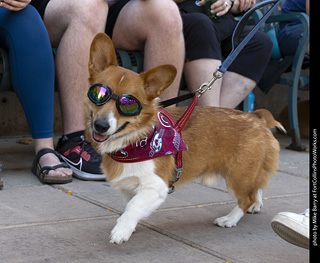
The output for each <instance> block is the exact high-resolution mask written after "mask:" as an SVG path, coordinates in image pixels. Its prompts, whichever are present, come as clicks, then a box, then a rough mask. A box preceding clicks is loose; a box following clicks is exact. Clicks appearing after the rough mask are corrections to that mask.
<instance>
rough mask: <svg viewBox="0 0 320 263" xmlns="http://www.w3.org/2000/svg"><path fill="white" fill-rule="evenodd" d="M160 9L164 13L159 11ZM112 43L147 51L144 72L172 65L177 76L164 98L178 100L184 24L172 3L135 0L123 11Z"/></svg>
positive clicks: (156, 0)
mask: <svg viewBox="0 0 320 263" xmlns="http://www.w3.org/2000/svg"><path fill="white" fill-rule="evenodd" d="M160 10H161V12H160ZM112 41H113V43H114V46H115V47H116V48H119V49H127V50H140V51H144V70H145V71H147V70H150V69H152V68H154V67H156V66H159V65H162V64H172V65H174V66H175V67H176V68H177V70H178V74H177V77H176V79H175V80H174V82H173V83H172V84H171V86H170V87H169V88H168V89H166V91H165V92H164V94H163V95H162V96H161V99H163V100H164V99H169V98H172V97H176V96H177V94H178V89H179V85H180V80H181V74H182V69H183V62H184V38H183V33H182V21H181V16H180V13H179V10H178V8H177V6H176V4H175V3H174V2H173V1H171V0H161V1H158V0H148V1H141V0H133V1H130V2H128V3H127V4H126V5H125V6H124V7H123V9H122V10H121V12H120V14H119V17H118V19H117V22H116V24H115V27H114V30H113V36H112Z"/></svg>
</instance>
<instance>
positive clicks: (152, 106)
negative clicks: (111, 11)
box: [84, 33, 284, 244]
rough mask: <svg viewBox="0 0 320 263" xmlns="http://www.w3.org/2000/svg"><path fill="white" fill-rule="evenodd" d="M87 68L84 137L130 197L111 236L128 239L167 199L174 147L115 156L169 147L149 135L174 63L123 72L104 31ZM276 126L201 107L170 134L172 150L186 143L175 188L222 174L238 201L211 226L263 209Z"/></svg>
mask: <svg viewBox="0 0 320 263" xmlns="http://www.w3.org/2000/svg"><path fill="white" fill-rule="evenodd" d="M89 72H90V77H89V82H90V85H92V86H91V87H90V89H89V91H88V96H87V97H86V98H85V105H84V106H85V123H86V139H87V140H88V141H89V142H90V143H91V144H92V146H93V147H94V148H95V149H96V150H97V151H98V152H99V153H100V154H101V155H102V164H101V168H102V170H103V171H104V173H105V174H106V177H107V180H108V182H109V183H110V185H111V187H114V188H116V189H118V190H119V191H120V192H121V193H122V194H123V196H124V199H125V201H126V202H127V205H126V208H125V211H124V213H123V214H122V215H121V216H120V217H119V218H118V220H117V223H116V225H115V227H114V228H113V229H112V231H111V235H110V242H111V243H116V244H120V243H122V242H124V241H128V240H129V238H130V236H131V234H132V233H133V232H134V231H135V228H136V226H137V224H138V222H139V221H140V220H141V219H143V218H146V217H148V216H149V215H150V214H151V213H152V212H153V211H155V210H156V209H157V208H158V207H159V206H160V205H161V204H162V203H163V202H164V201H165V199H166V197H167V195H168V190H169V188H168V187H169V185H170V184H171V182H172V181H173V180H174V175H175V173H176V168H177V166H176V155H175V154H170V153H171V152H170V150H171V149H170V150H169V151H165V154H164V155H162V156H159V157H157V158H150V159H144V160H142V161H141V160H138V161H134V160H133V159H129V160H128V162H123V161H122V160H120V161H119V160H115V158H113V157H114V156H113V154H114V153H117V154H120V155H121V154H123V156H124V158H125V157H126V152H125V150H124V149H127V147H129V148H130V147H131V148H132V147H134V146H137V147H138V148H139V147H140V148H141V149H142V148H144V149H146V151H147V152H148V153H147V154H149V157H150V155H152V157H154V156H153V155H154V154H155V152H157V151H158V150H159V148H161V146H164V145H165V144H166V143H165V141H164V140H165V138H164V137H165V134H164V132H162V133H161V132H159V133H157V135H154V136H153V135H152V136H150V135H149V134H150V132H152V131H154V130H155V127H157V125H159V120H160V119H159V112H160V109H159V106H158V103H157V101H158V100H157V99H156V98H158V97H159V96H160V95H161V94H162V92H163V91H164V90H165V89H166V88H167V87H168V86H169V85H170V84H171V83H172V82H173V80H174V78H175V76H176V72H177V71H176V69H175V67H174V66H172V65H162V66H158V67H156V68H154V69H152V70H149V71H147V72H144V73H141V74H137V73H135V72H133V71H130V70H127V69H124V68H122V67H120V66H118V63H117V58H116V54H115V50H114V47H113V44H112V42H111V40H110V39H109V37H107V35H105V34H104V33H99V34H98V35H96V37H95V38H94V40H93V42H92V45H91V49H90V60H89ZM184 111H185V108H180V107H169V108H167V112H169V114H170V115H171V116H172V117H173V118H174V119H175V120H178V119H179V118H180V117H181V116H182V114H183V113H184ZM275 126H276V127H278V128H280V129H284V128H283V127H282V126H281V124H280V123H279V122H277V121H275V120H274V118H273V117H272V115H271V113H270V112H269V111H267V110H257V111H254V112H250V113H245V112H242V111H238V110H233V109H226V108H216V107H198V106H196V107H195V109H194V111H193V113H192V114H191V116H190V118H189V119H188V121H187V122H186V124H185V126H184V127H183V129H182V132H181V134H182V138H179V134H175V133H174V136H172V134H171V136H172V137H171V141H175V142H174V146H175V147H176V146H179V145H180V147H183V146H185V145H186V147H185V148H184V149H183V154H182V163H183V170H182V174H181V178H180V180H179V181H177V182H176V183H175V185H177V186H179V185H183V184H184V183H186V182H188V181H191V180H193V179H196V178H202V179H201V180H202V183H203V184H205V185H208V186H214V182H216V179H217V178H218V177H219V176H222V177H223V178H224V179H225V181H226V186H227V188H228V190H229V192H230V194H232V195H233V197H234V198H236V199H237V201H238V203H237V205H236V206H235V208H234V209H233V210H232V211H231V212H230V213H228V214H227V215H226V216H223V217H220V218H217V219H215V221H214V223H215V224H217V225H218V226H221V227H233V226H236V224H237V223H238V221H239V220H240V219H241V218H242V217H243V215H244V214H245V213H246V212H250V213H254V212H259V211H260V209H261V207H262V189H263V188H265V187H266V186H267V183H268V179H269V178H271V177H272V176H273V175H274V174H275V172H276V170H277V168H278V162H279V150H280V147H279V143H278V141H277V140H276V139H275V138H274V136H273V134H272V132H271V131H270V128H273V127H275ZM161 136H162V137H161ZM162 140H163V141H162ZM149 141H151V144H153V146H152V145H151V144H150V143H149ZM148 143H149V144H148ZM161 143H162V144H161ZM150 145H151V146H150ZM171 146H172V145H171ZM157 147H158V148H157ZM171 148H173V147H171ZM186 148H187V150H186Z"/></svg>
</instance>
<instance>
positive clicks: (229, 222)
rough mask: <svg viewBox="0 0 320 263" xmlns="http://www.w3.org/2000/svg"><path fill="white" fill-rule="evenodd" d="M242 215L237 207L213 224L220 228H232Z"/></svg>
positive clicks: (241, 211)
mask: <svg viewBox="0 0 320 263" xmlns="http://www.w3.org/2000/svg"><path fill="white" fill-rule="evenodd" d="M243 215H244V212H243V210H242V209H241V208H240V207H239V206H238V205H237V206H236V207H235V208H234V209H233V210H232V211H231V212H230V213H229V214H227V215H226V216H222V217H219V218H217V219H216V220H214V221H213V223H214V224H216V225H218V226H221V227H233V226H236V225H237V223H238V222H239V220H240V219H241V218H242V217H243Z"/></svg>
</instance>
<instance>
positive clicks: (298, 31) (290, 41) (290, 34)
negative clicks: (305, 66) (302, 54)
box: [277, 22, 303, 57]
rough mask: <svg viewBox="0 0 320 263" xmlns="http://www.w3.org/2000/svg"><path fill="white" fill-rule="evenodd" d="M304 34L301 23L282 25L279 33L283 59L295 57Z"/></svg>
mask: <svg viewBox="0 0 320 263" xmlns="http://www.w3.org/2000/svg"><path fill="white" fill-rule="evenodd" d="M302 33H303V27H302V24H301V23H297V22H290V23H284V24H281V26H280V30H279V33H278V36H277V37H278V43H279V48H280V52H281V55H282V57H285V56H290V55H294V54H295V52H296V50H297V48H298V45H299V41H300V38H301V36H302Z"/></svg>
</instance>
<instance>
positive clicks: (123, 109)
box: [88, 84, 142, 116]
mask: <svg viewBox="0 0 320 263" xmlns="http://www.w3.org/2000/svg"><path fill="white" fill-rule="evenodd" d="M88 97H89V99H90V100H91V101H92V102H93V103H94V104H96V105H97V106H101V105H103V104H105V103H107V102H108V101H109V100H110V99H114V100H116V107H117V110H118V112H119V113H120V114H121V115H124V116H136V115H139V114H140V112H141V109H142V106H141V103H140V102H139V100H138V99H137V98H135V97H134V96H132V95H128V94H121V95H117V94H114V93H113V92H112V90H111V89H110V88H109V87H108V86H106V85H103V84H94V85H93V86H91V87H90V89H89V91H88Z"/></svg>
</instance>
